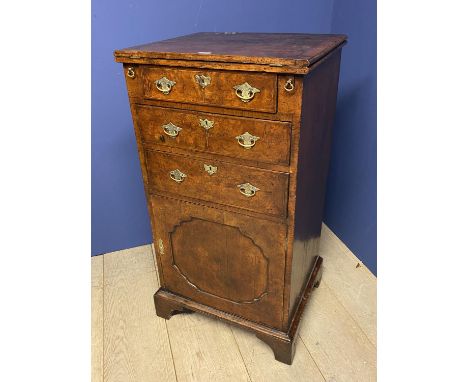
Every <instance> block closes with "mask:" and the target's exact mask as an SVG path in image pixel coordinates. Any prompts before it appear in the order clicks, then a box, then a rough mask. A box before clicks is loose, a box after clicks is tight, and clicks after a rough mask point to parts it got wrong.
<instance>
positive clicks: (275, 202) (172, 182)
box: [145, 150, 289, 217]
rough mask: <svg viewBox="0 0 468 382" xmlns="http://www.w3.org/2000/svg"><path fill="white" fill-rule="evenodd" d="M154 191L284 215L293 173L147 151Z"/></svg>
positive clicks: (151, 187) (148, 169) (152, 191)
mask: <svg viewBox="0 0 468 382" xmlns="http://www.w3.org/2000/svg"><path fill="white" fill-rule="evenodd" d="M145 158H146V169H147V172H148V185H149V192H150V193H159V194H163V195H166V196H171V195H180V196H185V197H189V198H194V199H200V200H206V201H209V202H213V203H219V204H224V205H228V206H232V207H237V208H242V209H246V210H250V211H255V212H260V213H263V214H268V215H276V216H281V217H284V216H286V211H287V200H288V182H289V175H288V174H286V173H282V172H274V171H267V170H260V169H257V168H254V167H247V166H241V165H235V164H230V163H225V162H221V161H208V160H200V159H195V158H191V157H186V156H183V155H175V154H165V153H162V152H158V151H153V150H146V151H145Z"/></svg>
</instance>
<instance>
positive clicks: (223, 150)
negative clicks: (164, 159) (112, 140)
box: [135, 105, 291, 165]
mask: <svg viewBox="0 0 468 382" xmlns="http://www.w3.org/2000/svg"><path fill="white" fill-rule="evenodd" d="M135 112H136V125H137V126H138V128H139V129H140V131H141V137H142V141H143V143H144V144H146V145H147V144H153V145H155V146H156V147H157V148H158V149H159V150H161V149H165V148H168V147H170V148H176V149H183V150H189V151H193V152H208V153H210V154H218V155H222V156H227V157H233V158H242V159H245V160H247V161H250V163H251V164H252V162H266V163H273V164H283V165H288V164H289V149H290V135H291V126H290V124H289V123H287V122H277V121H269V120H265V119H252V118H241V117H232V116H224V115H221V114H212V113H202V112H192V111H188V110H176V109H169V108H160V107H154V106H148V105H135ZM205 119H207V120H209V121H211V122H212V124H213V125H212V127H211V128H209V130H206V129H205V128H203V127H202V126H201V125H200V120H205ZM168 123H173V124H174V125H176V126H178V127H180V128H181V129H182V130H181V131H180V132H179V134H178V135H177V136H176V137H174V138H171V137H169V136H167V135H166V134H165V132H164V130H163V125H165V124H168ZM246 131H248V132H249V133H250V134H252V135H254V136H257V137H259V140H258V141H257V142H255V146H253V147H252V148H251V149H245V148H243V147H242V146H241V145H239V143H238V141H237V139H236V137H237V136H240V135H242V134H244V133H245V132H246Z"/></svg>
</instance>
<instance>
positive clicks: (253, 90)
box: [142, 67, 277, 113]
mask: <svg viewBox="0 0 468 382" xmlns="http://www.w3.org/2000/svg"><path fill="white" fill-rule="evenodd" d="M276 78H277V77H276V75H275V74H269V73H244V72H227V71H221V70H194V69H174V68H170V67H143V68H142V79H143V92H144V97H145V98H147V99H152V100H160V101H170V102H182V103H191V104H199V105H210V106H220V107H227V108H232V109H245V110H254V111H264V112H268V113H275V112H276V95H277V91H276Z"/></svg>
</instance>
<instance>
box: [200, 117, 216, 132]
mask: <svg viewBox="0 0 468 382" xmlns="http://www.w3.org/2000/svg"><path fill="white" fill-rule="evenodd" d="M213 125H214V121H210V120H208V119H201V118H200V126H201V127H203V128H204V129H205V130H209V129H211V128H212V127H213Z"/></svg>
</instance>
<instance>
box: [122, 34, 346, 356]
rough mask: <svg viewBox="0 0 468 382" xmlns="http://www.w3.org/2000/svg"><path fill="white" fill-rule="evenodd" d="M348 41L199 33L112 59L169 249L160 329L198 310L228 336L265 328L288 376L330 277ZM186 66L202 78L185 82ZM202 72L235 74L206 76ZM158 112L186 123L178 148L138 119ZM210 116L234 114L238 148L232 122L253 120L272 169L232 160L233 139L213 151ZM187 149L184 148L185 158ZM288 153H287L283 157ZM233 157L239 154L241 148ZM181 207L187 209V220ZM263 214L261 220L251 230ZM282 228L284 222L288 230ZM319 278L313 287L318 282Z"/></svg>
mask: <svg viewBox="0 0 468 382" xmlns="http://www.w3.org/2000/svg"><path fill="white" fill-rule="evenodd" d="M345 40H346V37H345V36H343V35H310V34H249V33H247V34H237V33H233V34H229V33H228V34H225V33H201V34H195V35H190V36H183V37H180V38H177V39H173V40H168V41H162V42H157V43H152V44H147V45H143V46H139V47H135V48H129V49H125V50H122V51H116V52H115V57H116V60H117V61H119V62H123V63H124V73H125V75H126V82H127V87H128V95H129V100H130V105H131V108H132V115H133V118H134V126H135V134H136V138H137V141H138V147H139V154H140V161H141V167H142V173H143V180H144V183H145V190H146V194H147V198H148V203H149V204H153V205H152V206H150V215H151V220H152V226H153V236H154V240H155V241H157V242H158V246H159V247H160V248H163V250H161V251H159V250H158V254H160V255H157V256H156V257H157V261H158V265H159V266H161V267H160V269H159V271H160V274H159V276H160V278H161V280H162V282H163V286H162V288H161V289H160V290H158V292H157V293H156V294H155V297H154V299H155V304H156V310H157V312H158V315H160V316H161V317H164V318H169V317H170V316H171V315H172V314H173V312H180V311H184V310H187V309H188V310H190V307H194V306H195V307H196V310H197V311H199V312H205V313H206V314H211V315H212V316H214V317H218V318H224V319H225V320H227V321H229V322H231V323H239V320H241V319H242V320H250V323H249V325H244V327H246V328H252V327H254V326H256V325H259V324H263V325H266V326H268V327H269V328H268V329H269V330H266V329H265V330H262V331H261V333H257V337H259V338H261V339H262V340H263V341H265V342H266V343H268V344H269V346H270V347H272V348H273V350H274V352H275V356H276V359H277V360H280V361H281V362H285V363H288V364H290V363H291V361H292V355H293V354H294V349H295V346H294V344H295V343H296V342H295V341H294V339H295V338H293V337H294V336H295V334H296V333H297V323H299V322H300V315H301V314H302V313H303V311H304V309H303V307H304V306H305V303H306V301H307V298H308V296H309V293H305V292H306V291H308V290H311V288H312V286H313V285H315V284H316V283H317V282H318V277H319V275H318V272H319V269H320V266H319V263H318V262H315V263H314V260H313V259H318V257H316V255H317V250H318V248H319V245H318V244H319V243H318V238H319V236H320V226H321V221H322V213H323V206H324V195H325V184H326V175H327V167H328V158H329V148H330V141H331V127H332V121H333V114H334V109H335V103H336V92H337V82H338V76H339V62H340V53H341V47H342V46H343V44H344V42H345ZM197 46H200V47H201V46H204V47H205V48H208V47H209V48H210V52H207V51H205V50H203V51H196V52H194V51H193V49H195V48H196V47H197ZM142 58H145V59H146V61H144V60H143V61H137V62H138V64H137V65H134V64H135V63H136V61H133V60H141V59H142ZM155 59H156V60H166V61H167V65H159V64H158V65H154V61H152V60H155ZM170 60H173V61H174V62H172V61H171V62H169V61H170ZM180 60H186V61H187V62H190V63H191V65H193V66H192V67H191V68H188V67H187V68H181V67H180V66H179V65H178V63H179V61H180ZM200 61H203V62H207V64H220V63H225V64H224V65H221V66H219V67H217V68H216V69H208V67H207V66H206V65H205V64H203V65H201V66H200V65H199V62H200ZM142 64H143V65H142ZM173 64H174V65H173ZM246 64H253V65H257V66H258V71H257V72H255V71H251V70H248V71H243V69H244V68H245V67H244V65H246ZM130 65H131V67H130ZM279 66H288V67H289V69H290V71H289V72H286V74H276V73H268V71H269V70H266V67H268V68H270V67H279ZM298 73H302V74H306V73H307V75H306V76H303V75H298ZM201 75H203V76H205V77H204V78H208V77H207V76H209V78H210V83H208V82H205V84H204V85H206V86H201V85H200V81H199V78H200V76H201ZM164 77H166V79H169V80H171V81H173V82H171V85H170V86H171V87H170V88H167V89H165V90H164V89H162V88H158V87H157V86H156V85H157V84H158V83H159V82H158V81H159V80H160V79H162V78H164ZM197 78H198V79H197ZM166 82H167V81H166ZM245 82H248V83H249V84H250V85H251V86H253V87H255V88H257V89H259V91H257V92H252V88H250V90H249V91H248V92H247V93H248V95H249V96H250V97H251V99H250V100H247V99H245V98H244V99H243V100H241V99H240V98H239V97H238V96H239V93H238V92H239V89H237V88H236V87H235V85H240V84H242V83H245ZM243 101H246V102H243ZM155 106H156V107H159V108H162V107H164V108H170V110H171V111H169V112H168V113H164V114H165V115H164V117H167V114H171V115H172V116H176V114H177V115H178V117H177V118H176V119H177V120H178V123H179V124H181V125H183V127H182V129H183V130H182V133H180V139H179V138H175V140H174V141H169V142H170V144H166V145H162V143H166V141H167V139H172V138H167V137H166V136H165V135H161V132H158V133H157V132H156V131H158V130H155V128H156V129H161V126H159V125H160V124H161V121H160V118H159V120H157V123H156V124H157V125H158V126H151V124H152V123H153V120H154V115H150V116H148V115H146V117H144V118H140V117H141V115H139V113H138V112H139V110H141V109H142V108H146V110H154V107H155ZM174 109H179V111H174ZM200 111H203V112H209V113H212V115H216V116H219V115H221V114H224V115H225V116H224V120H225V121H229V124H226V126H228V127H227V128H225V129H223V130H220V131H221V132H224V133H226V134H227V136H226V137H229V136H230V135H231V132H230V129H232V126H233V125H234V123H232V124H231V121H233V120H236V121H238V120H239V118H248V120H245V123H246V124H250V121H252V127H254V125H255V126H256V128H255V130H256V131H257V130H258V131H259V133H260V132H261V131H264V132H266V131H268V134H265V133H264V134H263V135H262V137H261V142H267V137H268V139H271V142H270V144H269V147H272V149H271V150H266V148H267V147H266V146H265V149H264V151H263V155H255V152H257V151H255V148H253V149H251V150H252V151H249V155H248V156H246V155H238V156H236V155H235V154H233V152H232V151H230V150H229V149H228V150H227V151H226V150H225V149H226V147H231V146H229V145H230V144H231V140H232V138H231V140H229V139H228V140H226V137H224V138H222V139H218V145H217V146H216V144H214V143H216V139H213V140H211V141H210V138H211V136H210V133H209V132H208V133H206V132H205V136H204V137H203V136H198V135H197V134H196V132H199V131H200V130H196V128H197V126H196V124H197V121H196V117H197V114H198V113H199V112H200ZM151 114H152V113H151ZM162 115H163V114H161V116H162ZM234 116H236V117H234ZM190 117H191V118H192V121H191V123H190V124H188V123H186V122H187V121H188V120H189V119H190ZM216 118H223V117H216ZM236 118H238V119H236ZM156 119H157V118H156ZM274 121H276V122H274ZM285 123H286V124H287V125H288V126H290V141H288V140H287V139H285V137H284V132H287V130H284V127H285ZM239 124H240V123H238V125H239ZM243 124H244V122H242V123H241V124H240V126H238V127H237V128H240V127H242V126H243ZM272 124H274V125H275V126H282V129H283V133H282V134H276V135H275V134H273V132H271V133H270V129H269V128H268V126H271V125H272ZM187 126H189V127H187ZM179 127H181V126H179ZM184 129H185V131H184ZM213 131H214V130H213ZM184 132H185V134H184ZM187 132H188V134H187ZM147 133H149V136H148V134H147ZM163 134H164V132H163ZM236 134H239V135H241V134H242V133H241V132H240V131H239V132H238V133H236ZM182 137H184V139H182ZM203 138H204V139H203ZM218 138H220V137H218ZM158 139H159V141H160V142H161V143H157V140H158ZM178 140H179V141H180V142H181V143H183V145H182V144H181V145H180V146H179V145H176V144H175V142H178ZM285 142H286V146H288V147H289V148H290V149H289V150H285V146H281V145H284V143H285ZM235 143H236V142H234V146H233V147H237V146H236V145H235ZM259 144H260V143H259ZM210 145H211V146H210ZM162 147H163V151H164V152H161V150H160V149H161V148H162ZM258 147H260V146H258ZM243 153H244V152H243ZM260 154H262V153H261V152H260ZM216 156H218V157H221V158H220V159H219V160H218V159H217V158H216ZM223 156H224V157H225V158H226V160H224V159H223ZM288 157H289V159H290V160H289V163H288V161H287V159H288ZM207 158H209V159H210V160H209V162H208V163H207V161H206V159H207ZM228 160H229V161H228ZM249 160H250V163H248V164H247V165H246V164H245V162H246V161H249ZM262 161H263V164H262ZM268 161H269V162H268ZM267 162H268V163H267ZM288 164H289V167H288ZM208 165H209V166H211V167H210V168H213V166H216V167H217V172H216V173H215V174H211V175H208V174H207V172H206V171H205V167H206V166H208ZM262 166H263V167H262ZM176 169H177V170H179V171H182V172H183V173H184V174H185V175H184V179H183V182H182V181H181V182H174V180H171V178H170V177H169V174H170V173H171V171H173V170H176ZM247 183H250V184H252V185H253V186H255V187H256V188H258V190H257V193H256V194H255V196H252V195H250V196H252V197H247V196H249V195H247V196H246V195H245V194H244V195H243V194H242V193H241V192H240V191H242V186H241V185H242V184H247ZM239 187H241V188H239ZM244 188H245V186H244ZM150 195H151V196H150ZM153 196H155V197H156V196H158V197H160V196H164V198H165V199H167V198H168V197H171V198H173V199H178V201H177V202H176V203H177V205H178V206H179V207H176V204H175V203H174V201H171V203H169V204H166V205H165V207H164V208H162V207H161V206H158V205H156V198H153ZM161 200H162V198H159V199H158V201H157V202H158V203H160V202H161ZM182 203H184V207H180V206H182ZM207 207H214V208H207ZM201 208H202V209H204V210H203V211H202V212H201V213H200V212H199V211H200V209H201ZM228 211H230V212H228ZM231 211H233V212H234V211H235V212H237V213H238V214H239V216H237V215H234V214H233V213H232V212H231ZM254 213H255V214H259V215H258V216H255V217H254V219H252V218H251V217H253V216H254V215H253V214H254ZM240 214H242V216H240ZM267 218H268V219H269V220H270V222H268V223H267V222H266V221H265V220H266V219H267ZM272 218H276V219H280V220H279V221H278V223H280V224H276V223H273V220H271V219H272ZM259 230H260V231H261V232H260V231H259ZM210 232H211V233H212V234H211V235H210ZM265 238H268V239H269V240H267V241H265V240H264V239H265ZM278 238H281V240H280V241H281V243H280V244H279V245H278V242H277V241H275V240H277V239H278ZM285 239H287V240H285ZM159 243H161V245H159ZM285 245H286V246H287V248H284V246H285ZM280 247H283V250H282V251H281V253H280V256H281V261H278V254H279V252H278V248H280ZM160 252H161V253H160ZM164 252H165V253H164ZM238 253H243V254H244V255H243V256H238ZM245 254H248V255H247V256H246V255H245ZM314 264H315V265H314ZM247 268H248V270H247V271H246V269H247ZM278 274H280V275H281V276H280V277H278ZM310 275H314V276H313V280H314V281H308V280H312V278H311V277H310ZM270 276H272V277H270ZM316 277H317V280H316V279H315V278H316ZM309 287H310V288H309ZM299 302H300V303H299ZM298 306H299V308H300V309H299V308H297V307H298ZM301 307H302V308H301ZM296 312H299V313H297V314H296ZM272 328H274V329H276V331H275V330H273V329H272Z"/></svg>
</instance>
